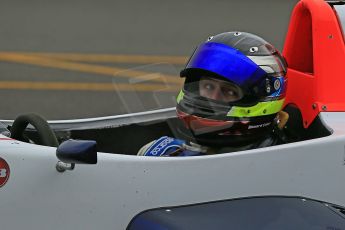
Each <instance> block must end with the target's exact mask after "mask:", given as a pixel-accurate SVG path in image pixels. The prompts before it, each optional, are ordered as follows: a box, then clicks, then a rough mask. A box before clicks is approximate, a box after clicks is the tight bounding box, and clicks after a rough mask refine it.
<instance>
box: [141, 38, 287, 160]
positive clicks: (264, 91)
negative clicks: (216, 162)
mask: <svg viewBox="0 0 345 230" xmlns="http://www.w3.org/2000/svg"><path fill="white" fill-rule="evenodd" d="M285 74H286V64H285V60H284V58H283V57H282V56H281V55H280V53H279V52H278V51H277V50H276V49H275V48H274V47H273V46H272V45H271V44H270V43H268V42H266V41H265V40H264V39H262V38H260V37H258V36H256V35H253V34H250V33H245V32H226V33H221V34H218V35H215V36H212V37H209V38H208V39H207V41H206V42H204V43H202V44H201V45H199V46H198V47H197V48H196V50H195V51H194V53H193V54H192V56H191V57H190V59H189V61H188V63H187V65H186V67H185V69H183V70H182V71H181V73H180V75H181V77H184V78H185V82H184V86H183V89H182V90H181V91H180V93H179V95H178V97H177V106H176V111H177V116H178V118H179V119H180V120H181V121H182V122H183V125H181V127H180V128H179V134H180V137H179V139H177V138H173V137H168V136H163V137H161V138H159V139H157V140H154V141H152V142H150V143H148V144H146V145H145V146H143V147H142V148H141V149H140V150H139V152H138V155H143V156H195V155H205V154H217V153H225V152H234V151H241V150H248V149H253V148H260V147H267V146H272V145H277V144H281V143H284V134H283V131H282V129H283V127H284V126H285V124H286V122H287V119H288V115H287V113H285V112H283V111H281V109H282V106H283V103H284V98H285V92H286V83H287V80H286V77H285Z"/></svg>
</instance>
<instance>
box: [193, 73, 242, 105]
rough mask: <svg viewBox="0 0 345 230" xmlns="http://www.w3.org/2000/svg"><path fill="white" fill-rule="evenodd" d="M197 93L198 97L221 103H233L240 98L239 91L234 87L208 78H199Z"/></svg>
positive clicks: (225, 82) (228, 83)
mask: <svg viewBox="0 0 345 230" xmlns="http://www.w3.org/2000/svg"><path fill="white" fill-rule="evenodd" d="M199 93H200V96H203V97H206V98H209V99H213V100H217V101H221V102H233V101H237V100H239V99H241V97H242V92H241V89H240V88H239V87H237V86H236V85H234V84H232V83H230V82H227V81H222V80H219V79H214V78H209V77H201V79H200V81H199Z"/></svg>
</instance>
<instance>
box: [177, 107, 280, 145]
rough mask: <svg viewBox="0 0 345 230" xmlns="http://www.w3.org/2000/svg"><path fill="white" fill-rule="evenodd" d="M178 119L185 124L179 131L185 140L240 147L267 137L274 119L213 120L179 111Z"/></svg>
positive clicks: (203, 143)
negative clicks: (264, 120)
mask: <svg viewBox="0 0 345 230" xmlns="http://www.w3.org/2000/svg"><path fill="white" fill-rule="evenodd" d="M177 116H178V118H179V119H180V120H181V121H182V122H183V123H184V127H182V128H180V129H179V132H180V134H182V135H183V138H184V139H187V140H189V141H192V142H195V143H198V144H201V145H206V146H216V147H220V146H226V145H232V146H240V145H244V144H248V141H255V140H258V139H260V138H262V137H264V136H265V134H267V133H269V132H270V131H271V130H272V125H273V122H271V121H272V120H273V119H272V118H269V119H268V120H269V121H266V122H263V123H262V122H261V123H255V124H253V123H251V122H250V121H249V120H243V121H223V120H213V119H208V118H203V117H199V116H196V115H189V114H187V113H184V112H182V111H181V110H179V109H177Z"/></svg>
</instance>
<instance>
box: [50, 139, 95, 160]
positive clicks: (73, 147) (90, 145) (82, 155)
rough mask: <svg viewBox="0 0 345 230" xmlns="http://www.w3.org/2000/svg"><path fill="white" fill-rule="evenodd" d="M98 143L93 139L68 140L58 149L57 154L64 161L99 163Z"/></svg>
mask: <svg viewBox="0 0 345 230" xmlns="http://www.w3.org/2000/svg"><path fill="white" fill-rule="evenodd" d="M96 145H97V143H96V141H91V140H67V141H64V142H62V143H61V144H60V145H59V147H58V148H57V149H56V156H57V158H58V159H59V160H60V161H62V162H63V163H71V164H97V148H96Z"/></svg>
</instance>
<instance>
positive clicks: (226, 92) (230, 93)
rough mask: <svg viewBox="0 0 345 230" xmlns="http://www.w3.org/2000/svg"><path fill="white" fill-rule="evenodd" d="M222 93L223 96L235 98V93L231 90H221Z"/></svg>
mask: <svg viewBox="0 0 345 230" xmlns="http://www.w3.org/2000/svg"><path fill="white" fill-rule="evenodd" d="M222 92H223V94H224V95H225V96H237V93H236V91H235V90H233V89H222Z"/></svg>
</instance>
